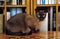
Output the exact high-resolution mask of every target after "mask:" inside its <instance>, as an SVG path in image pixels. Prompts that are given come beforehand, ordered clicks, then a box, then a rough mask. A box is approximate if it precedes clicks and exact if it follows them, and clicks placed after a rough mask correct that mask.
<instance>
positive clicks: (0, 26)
mask: <svg viewBox="0 0 60 39" xmlns="http://www.w3.org/2000/svg"><path fill="white" fill-rule="evenodd" d="M0 33H3V14H0Z"/></svg>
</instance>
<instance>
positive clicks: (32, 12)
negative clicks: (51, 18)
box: [31, 0, 34, 15]
mask: <svg viewBox="0 0 60 39" xmlns="http://www.w3.org/2000/svg"><path fill="white" fill-rule="evenodd" d="M33 14H34V0H31V15H33Z"/></svg>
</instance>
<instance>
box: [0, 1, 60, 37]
mask: <svg viewBox="0 0 60 39" xmlns="http://www.w3.org/2000/svg"><path fill="white" fill-rule="evenodd" d="M25 2H26V4H25V5H7V4H6V0H4V5H0V8H1V7H4V11H3V12H4V13H3V15H4V16H5V18H4V20H5V22H6V17H7V16H6V13H7V8H18V7H22V8H24V7H25V8H26V12H27V14H31V15H36V11H35V9H36V8H37V7H53V6H55V7H56V37H58V7H59V6H60V4H58V0H56V4H44V5H42V4H36V0H26V1H25ZM5 22H4V23H5ZM49 32H50V31H49ZM49 32H48V33H49ZM53 34H54V33H53ZM48 35H50V34H48ZM49 37H50V36H49ZM52 37H53V36H52Z"/></svg>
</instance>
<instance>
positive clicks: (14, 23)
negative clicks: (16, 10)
mask: <svg viewBox="0 0 60 39" xmlns="http://www.w3.org/2000/svg"><path fill="white" fill-rule="evenodd" d="M38 25H39V20H38V19H37V17H35V16H32V15H27V14H26V13H20V14H17V15H15V16H13V17H11V18H10V19H9V20H8V21H7V23H5V29H4V30H6V32H5V33H6V34H8V35H28V34H32V32H35V31H37V30H38V27H37V26H38Z"/></svg>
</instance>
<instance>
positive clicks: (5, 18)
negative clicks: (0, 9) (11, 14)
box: [4, 0, 7, 25]
mask: <svg viewBox="0 0 60 39" xmlns="http://www.w3.org/2000/svg"><path fill="white" fill-rule="evenodd" d="M4 7H5V9H4V25H5V23H6V21H7V17H6V0H5V6H4Z"/></svg>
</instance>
